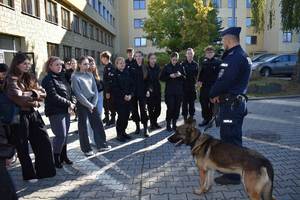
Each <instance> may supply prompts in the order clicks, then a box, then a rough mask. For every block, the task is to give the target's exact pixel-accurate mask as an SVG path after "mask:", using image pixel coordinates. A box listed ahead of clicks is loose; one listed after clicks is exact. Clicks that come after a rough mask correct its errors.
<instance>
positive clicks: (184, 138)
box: [168, 119, 275, 200]
mask: <svg viewBox="0 0 300 200" xmlns="http://www.w3.org/2000/svg"><path fill="white" fill-rule="evenodd" d="M195 126H196V121H195V120H192V119H189V120H187V122H186V123H185V124H184V125H181V126H179V127H177V129H176V132H175V133H174V134H173V135H171V136H170V137H169V138H168V140H169V142H171V143H176V146H178V145H181V144H186V145H189V146H191V150H192V155H193V157H194V159H195V160H196V166H197V167H198V169H199V174H200V190H195V191H194V193H196V194H198V195H200V194H202V193H205V192H207V191H208V190H209V189H210V187H211V185H212V179H213V172H214V170H218V171H220V172H222V173H236V174H239V175H240V176H241V177H242V182H243V184H244V188H245V190H246V192H247V193H248V196H249V197H250V199H251V200H260V199H263V200H275V198H274V197H272V191H273V179H274V171H273V167H272V164H271V162H270V161H269V160H268V159H267V158H265V157H264V156H263V155H261V154H260V153H258V152H256V151H253V150H250V149H247V148H245V147H239V146H236V145H232V144H227V143H223V142H221V141H220V140H218V139H215V138H213V137H212V136H209V135H207V134H201V132H200V131H199V130H197V129H196V128H195Z"/></svg>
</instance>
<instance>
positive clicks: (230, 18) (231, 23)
mask: <svg viewBox="0 0 300 200" xmlns="http://www.w3.org/2000/svg"><path fill="white" fill-rule="evenodd" d="M236 21H237V19H236V18H235V20H233V18H232V17H228V27H233V26H236Z"/></svg>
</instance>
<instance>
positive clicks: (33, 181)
mask: <svg viewBox="0 0 300 200" xmlns="http://www.w3.org/2000/svg"><path fill="white" fill-rule="evenodd" d="M28 182H29V183H36V182H38V179H36V178H34V179H30V180H28Z"/></svg>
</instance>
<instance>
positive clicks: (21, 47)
mask: <svg viewBox="0 0 300 200" xmlns="http://www.w3.org/2000/svg"><path fill="white" fill-rule="evenodd" d="M117 3H118V2H117V1H115V0H106V1H103V0H102V1H98V0H97V1H96V0H89V1H85V0H80V1H78V0H68V1H66V0H60V1H54V0H0V62H6V63H8V64H9V63H10V61H11V59H12V57H13V54H14V53H15V52H17V51H23V52H27V53H28V54H29V55H30V56H32V57H33V58H34V64H35V72H36V73H37V74H41V72H42V70H43V64H44V63H45V61H46V60H47V58H48V57H49V56H59V57H61V58H62V59H69V58H79V57H80V56H81V55H91V56H93V57H95V58H96V59H97V58H98V56H99V52H100V51H102V50H110V51H112V52H114V49H115V46H116V45H115V41H116V37H117V30H118V29H117V24H116V15H117V12H116V10H117V9H116V8H117V6H118V5H117ZM97 61H98V62H99V59H97Z"/></svg>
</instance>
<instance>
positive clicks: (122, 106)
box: [116, 102, 131, 136]
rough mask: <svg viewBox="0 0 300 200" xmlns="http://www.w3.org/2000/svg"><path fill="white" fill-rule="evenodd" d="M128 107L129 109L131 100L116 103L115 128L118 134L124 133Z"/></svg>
mask: <svg viewBox="0 0 300 200" xmlns="http://www.w3.org/2000/svg"><path fill="white" fill-rule="evenodd" d="M130 109H131V102H122V103H121V102H119V103H116V110H117V113H118V119H117V124H116V130H117V135H118V136H121V135H123V134H125V130H126V128H127V125H128V119H129V114H130Z"/></svg>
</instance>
